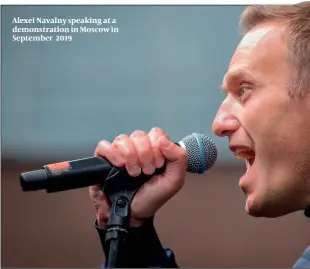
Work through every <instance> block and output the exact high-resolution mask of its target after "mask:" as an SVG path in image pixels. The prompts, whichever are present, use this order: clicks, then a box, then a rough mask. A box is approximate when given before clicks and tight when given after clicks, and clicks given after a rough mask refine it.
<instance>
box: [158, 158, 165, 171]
mask: <svg viewBox="0 0 310 269" xmlns="http://www.w3.org/2000/svg"><path fill="white" fill-rule="evenodd" d="M164 163H165V160H164V159H163V158H159V157H157V158H156V167H157V168H162V167H163V165H164Z"/></svg>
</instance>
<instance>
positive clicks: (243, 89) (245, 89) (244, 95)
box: [239, 85, 252, 101]
mask: <svg viewBox="0 0 310 269" xmlns="http://www.w3.org/2000/svg"><path fill="white" fill-rule="evenodd" d="M251 92H252V89H251V87H250V86H249V85H241V86H240V93H239V95H240V99H241V100H242V101H246V100H247V99H248V98H249V97H250V95H251Z"/></svg>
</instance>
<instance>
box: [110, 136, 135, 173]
mask: <svg viewBox="0 0 310 269" xmlns="http://www.w3.org/2000/svg"><path fill="white" fill-rule="evenodd" d="M113 145H114V147H116V148H117V149H118V150H119V152H120V153H121V154H122V156H123V158H124V160H125V167H126V170H127V172H128V173H129V175H131V176H133V177H136V176H138V175H140V174H141V165H140V162H139V156H138V153H137V151H136V148H135V145H134V144H133V142H132V141H131V140H130V138H129V137H128V136H127V135H125V134H121V135H119V136H118V137H116V138H115V140H114V141H113Z"/></svg>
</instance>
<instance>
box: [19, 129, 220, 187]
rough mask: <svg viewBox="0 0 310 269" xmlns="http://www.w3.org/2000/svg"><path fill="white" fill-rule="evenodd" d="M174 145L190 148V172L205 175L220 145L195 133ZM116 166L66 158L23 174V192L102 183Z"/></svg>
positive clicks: (94, 159)
mask: <svg viewBox="0 0 310 269" xmlns="http://www.w3.org/2000/svg"><path fill="white" fill-rule="evenodd" d="M175 144H176V145H178V146H180V147H182V148H184V149H185V150H186V151H187V156H188V166H187V172H189V173H198V174H202V173H204V172H205V171H206V170H208V169H210V168H211V167H212V166H213V165H214V163H215V162H216V159H217V148H216V146H215V143H214V142H213V140H212V139H211V138H209V137H208V136H205V135H203V134H197V133H193V134H191V135H188V136H186V137H184V138H183V139H182V140H181V141H180V142H178V143H175ZM117 169H119V168H117ZM117 169H116V167H114V166H113V165H112V164H111V163H110V162H109V161H108V160H107V159H106V158H103V157H89V158H84V159H77V160H72V161H64V162H58V163H53V164H48V165H45V166H43V168H42V169H40V170H34V171H29V172H24V173H21V175H20V185H21V187H22V190H23V191H37V190H44V189H45V190H46V192H48V193H51V192H58V191H66V190H71V189H77V188H83V187H88V186H92V185H97V184H102V182H105V181H106V180H107V178H109V177H111V176H113V175H112V174H113V173H115V171H118V170H117ZM164 170H165V165H164V167H163V168H161V169H156V171H155V174H160V173H163V172H164ZM126 173H127V172H126Z"/></svg>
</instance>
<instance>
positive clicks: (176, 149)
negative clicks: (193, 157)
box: [158, 136, 187, 169]
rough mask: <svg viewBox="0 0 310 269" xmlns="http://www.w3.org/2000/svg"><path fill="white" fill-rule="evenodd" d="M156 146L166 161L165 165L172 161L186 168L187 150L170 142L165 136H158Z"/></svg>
mask: <svg viewBox="0 0 310 269" xmlns="http://www.w3.org/2000/svg"><path fill="white" fill-rule="evenodd" d="M158 148H159V150H160V152H161V154H162V155H163V157H164V158H165V159H166V160H167V161H168V163H167V165H169V163H173V164H174V165H177V166H180V167H182V168H184V167H185V169H186V168H187V152H186V150H185V149H183V148H182V147H180V146H177V145H176V144H174V143H172V142H171V141H169V140H168V139H167V138H166V137H165V136H161V137H159V139H158Z"/></svg>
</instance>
